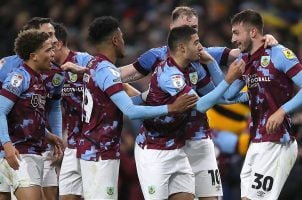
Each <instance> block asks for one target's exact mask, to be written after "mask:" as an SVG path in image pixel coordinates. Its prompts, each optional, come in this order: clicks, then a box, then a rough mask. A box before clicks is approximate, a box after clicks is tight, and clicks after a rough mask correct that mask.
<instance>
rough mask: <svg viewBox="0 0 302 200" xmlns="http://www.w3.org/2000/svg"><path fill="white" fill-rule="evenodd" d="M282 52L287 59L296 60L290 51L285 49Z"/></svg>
mask: <svg viewBox="0 0 302 200" xmlns="http://www.w3.org/2000/svg"><path fill="white" fill-rule="evenodd" d="M282 52H283V54H284V56H285V57H286V58H287V59H294V58H295V57H296V56H295V54H294V53H293V52H292V51H291V50H290V49H287V48H285V49H283V50H282Z"/></svg>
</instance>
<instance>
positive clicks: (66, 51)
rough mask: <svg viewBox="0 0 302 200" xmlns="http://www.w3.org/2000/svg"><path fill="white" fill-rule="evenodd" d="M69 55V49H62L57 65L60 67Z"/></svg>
mask: <svg viewBox="0 0 302 200" xmlns="http://www.w3.org/2000/svg"><path fill="white" fill-rule="evenodd" d="M69 53H70V49H68V48H67V47H64V48H62V51H61V56H60V58H59V62H58V63H57V64H59V65H62V64H63V63H64V62H65V61H66V59H67V57H68V55H69Z"/></svg>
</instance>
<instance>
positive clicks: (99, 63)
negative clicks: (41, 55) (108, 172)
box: [78, 56, 123, 160]
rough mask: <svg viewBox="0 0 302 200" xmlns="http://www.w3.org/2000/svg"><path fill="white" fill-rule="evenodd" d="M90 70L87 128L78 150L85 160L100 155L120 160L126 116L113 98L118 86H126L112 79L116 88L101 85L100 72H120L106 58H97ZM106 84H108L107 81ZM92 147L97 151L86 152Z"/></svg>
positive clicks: (86, 86) (86, 96) (86, 87)
mask: <svg viewBox="0 0 302 200" xmlns="http://www.w3.org/2000/svg"><path fill="white" fill-rule="evenodd" d="M87 67H88V68H89V70H88V73H86V74H84V77H83V82H84V102H83V127H82V134H81V135H82V136H81V137H82V138H81V139H80V141H79V146H80V147H79V148H78V150H79V149H80V150H79V153H80V154H81V158H82V159H84V160H95V159H98V158H99V156H100V155H101V156H102V159H116V158H119V153H118V152H119V143H120V135H121V131H122V124H123V114H122V112H121V111H120V110H119V108H118V107H117V106H116V105H115V104H114V103H113V102H112V101H111V99H110V96H111V95H112V94H114V93H115V92H116V89H117V87H122V83H117V84H115V83H114V82H119V81H120V80H111V81H110V82H111V83H110V84H112V86H110V87H107V88H106V89H105V90H102V89H101V88H100V87H99V86H98V84H97V83H96V73H97V72H98V71H99V70H103V69H105V68H108V69H107V70H110V71H111V72H113V71H114V72H116V73H118V72H117V71H116V70H117V69H116V67H115V66H114V65H113V64H112V63H111V62H110V61H109V60H107V59H105V58H104V57H103V56H96V57H95V58H93V59H92V60H91V61H90V62H89V64H88V66H87ZM102 76H105V77H106V76H107V75H106V74H102ZM106 80H107V81H108V79H106ZM103 84H104V85H106V84H107V82H104V83H103ZM105 87H106V86H105ZM91 146H95V149H94V150H92V152H91V153H90V154H89V153H87V151H86V150H88V149H90V150H91ZM85 153H86V154H85Z"/></svg>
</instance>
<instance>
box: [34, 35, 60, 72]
mask: <svg viewBox="0 0 302 200" xmlns="http://www.w3.org/2000/svg"><path fill="white" fill-rule="evenodd" d="M32 55H33V58H34V61H35V62H36V66H37V67H38V70H39V71H47V70H50V68H51V64H50V62H51V61H52V60H53V59H54V55H55V53H54V48H53V44H52V39H51V38H49V39H48V40H46V41H45V42H44V43H43V45H42V46H41V48H39V49H37V50H36V51H35V52H33V53H32Z"/></svg>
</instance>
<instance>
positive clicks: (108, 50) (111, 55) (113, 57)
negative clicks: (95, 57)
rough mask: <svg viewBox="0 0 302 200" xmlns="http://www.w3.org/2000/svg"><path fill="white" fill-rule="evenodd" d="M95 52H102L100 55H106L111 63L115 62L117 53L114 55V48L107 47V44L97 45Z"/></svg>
mask: <svg viewBox="0 0 302 200" xmlns="http://www.w3.org/2000/svg"><path fill="white" fill-rule="evenodd" d="M97 54H102V55H104V56H106V57H107V58H108V59H109V61H110V62H112V63H113V64H115V62H116V60H117V55H116V53H115V51H114V49H112V48H111V47H109V45H99V46H97Z"/></svg>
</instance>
